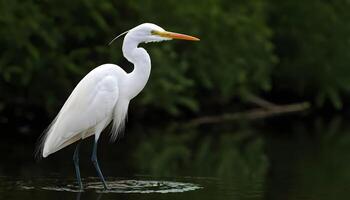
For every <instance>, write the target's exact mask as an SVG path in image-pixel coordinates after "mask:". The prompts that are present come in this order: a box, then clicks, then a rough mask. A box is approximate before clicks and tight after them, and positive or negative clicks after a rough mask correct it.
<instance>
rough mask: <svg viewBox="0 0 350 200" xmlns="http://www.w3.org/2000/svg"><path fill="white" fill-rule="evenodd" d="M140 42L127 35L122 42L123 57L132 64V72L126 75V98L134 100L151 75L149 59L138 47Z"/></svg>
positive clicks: (143, 50)
mask: <svg viewBox="0 0 350 200" xmlns="http://www.w3.org/2000/svg"><path fill="white" fill-rule="evenodd" d="M139 43H140V41H137V40H135V38H134V37H133V35H132V34H127V35H126V36H125V38H124V42H123V47H122V49H123V55H124V57H125V58H126V59H128V61H129V62H131V63H133V64H134V70H133V71H132V72H131V73H129V74H128V75H127V78H126V82H125V84H126V85H127V90H126V91H125V92H126V94H127V96H128V97H129V98H130V100H131V99H132V98H134V97H135V96H136V95H137V94H139V93H140V92H141V90H142V89H143V88H144V87H145V85H146V83H147V81H148V78H149V76H150V73H151V59H150V57H149V55H148V53H147V51H146V50H145V49H144V48H141V47H138V45H139Z"/></svg>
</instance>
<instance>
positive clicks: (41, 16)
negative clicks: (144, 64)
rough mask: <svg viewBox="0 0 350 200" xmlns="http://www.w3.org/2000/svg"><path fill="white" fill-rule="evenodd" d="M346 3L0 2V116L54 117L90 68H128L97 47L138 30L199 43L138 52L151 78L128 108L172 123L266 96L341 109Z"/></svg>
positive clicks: (116, 52) (349, 81) (349, 82)
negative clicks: (32, 113)
mask: <svg viewBox="0 0 350 200" xmlns="http://www.w3.org/2000/svg"><path fill="white" fill-rule="evenodd" d="M349 5H350V4H349V3H348V2H347V1H345V0H342V1H337V2H331V1H325V0H324V1H316V0H312V1H308V2H299V1H292V0H288V1H276V0H270V1H263V0H253V1H242V0H230V1H229V0H208V1H201V2H198V1H188V2H184V3H179V2H178V1H175V0H168V1H162V2H161V3H159V1H154V0H146V1H143V2H142V3H140V1H136V0H130V1H111V0H76V1H67V0H63V1H48V0H43V1H21V0H12V1H6V0H1V1H0V26H1V28H0V38H1V39H0V46H1V47H2V48H1V49H0V91H1V95H0V108H1V109H6V108H8V107H10V106H11V105H16V106H17V108H18V109H20V110H21V109H24V108H25V107H27V106H35V107H38V108H42V109H45V110H46V111H47V112H48V113H51V114H55V113H56V112H57V110H58V108H59V107H60V106H61V105H62V104H63V102H64V100H65V99H66V98H67V97H68V95H69V93H70V92H71V91H72V89H73V88H74V86H75V85H76V84H77V83H78V81H79V80H80V79H81V78H82V77H83V76H84V75H85V74H87V73H88V72H89V71H90V70H91V69H93V68H94V67H96V66H98V65H100V64H103V63H117V64H120V65H121V66H126V68H125V69H126V70H130V67H129V66H130V64H128V63H127V62H126V60H125V59H124V58H123V56H122V54H121V51H120V48H121V40H119V41H118V42H116V43H115V44H114V45H113V46H107V43H108V42H109V41H110V40H111V39H112V38H113V37H114V36H115V35H116V34H118V33H121V32H123V31H125V30H127V29H129V28H132V27H134V26H135V25H138V24H140V23H143V22H153V23H156V24H159V25H161V26H162V27H164V28H166V29H168V30H170V31H176V32H183V33H188V34H191V35H196V36H198V37H200V38H201V41H200V42H198V43H189V42H187V43H185V42H181V41H176V42H175V41H173V42H168V43H163V44H147V45H146V48H147V50H148V51H149V53H150V54H151V58H152V63H153V68H152V75H151V78H150V82H149V84H148V85H147V86H146V88H145V91H144V92H143V93H142V95H141V96H140V97H139V98H137V99H136V101H135V102H136V104H134V107H136V108H138V109H136V110H143V111H144V110H145V109H139V108H147V109H148V110H147V109H146V112H147V111H148V112H150V111H151V110H152V111H153V110H158V111H165V112H166V113H168V114H171V115H179V114H181V111H183V110H187V111H192V112H197V111H199V110H207V109H208V107H217V106H218V105H221V106H224V107H226V106H229V105H230V104H232V103H231V102H232V99H233V98H237V99H244V97H245V95H247V94H248V95H249V94H252V93H253V94H261V93H267V92H269V91H271V89H276V90H284V91H288V92H290V93H291V94H297V96H299V97H300V98H303V99H305V98H306V99H307V98H312V99H315V101H316V102H317V104H318V105H320V106H322V105H323V104H324V102H326V100H330V101H331V102H332V103H333V105H334V106H335V107H337V108H341V107H342V104H343V97H344V95H346V94H347V92H348V91H349V89H350V88H349V86H350V78H349V77H350V76H349V73H350V70H349V69H350V68H348V67H347V63H349V59H350V56H349V55H348V54H349V53H348V52H349V51H348V46H349V42H348V41H349V37H350V36H349V35H350V34H348V33H349V31H350V30H349V26H347V22H348V19H349V14H348V13H349V12H348V8H349ZM311 13H312V14H311ZM274 46H276V47H277V48H276V49H275V50H274ZM278 61H280V62H278ZM277 63H278V65H277V66H276V64H277ZM128 65H129V66H128ZM272 72H274V73H272ZM272 82H274V83H275V85H272ZM143 111H141V112H143Z"/></svg>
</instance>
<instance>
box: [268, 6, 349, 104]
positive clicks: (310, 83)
mask: <svg viewBox="0 0 350 200" xmlns="http://www.w3.org/2000/svg"><path fill="white" fill-rule="evenodd" d="M270 5H271V26H272V28H273V30H274V31H275V43H276V49H277V54H278V57H279V58H280V63H279V65H278V66H277V68H276V70H275V78H274V79H275V80H276V81H275V82H276V83H278V84H276V86H277V87H278V88H279V89H280V90H285V91H290V92H291V93H294V94H296V95H297V96H299V97H301V98H309V99H313V100H314V101H315V102H316V103H317V105H318V106H323V105H324V103H325V102H326V101H327V100H329V101H330V102H331V103H332V104H333V105H334V107H336V108H338V109H340V108H342V104H343V103H342V98H343V96H344V95H346V94H347V93H348V92H349V91H350V67H349V66H348V65H349V63H350V54H349V52H350V51H349V47H350V46H349V44H350V43H349V41H350V26H348V22H349V19H350V14H349V8H350V2H349V1H344V0H341V1H326V0H323V1H318V0H311V1H305V2H302V3H301V2H300V1H294V0H287V1H277V0H272V1H271V4H270Z"/></svg>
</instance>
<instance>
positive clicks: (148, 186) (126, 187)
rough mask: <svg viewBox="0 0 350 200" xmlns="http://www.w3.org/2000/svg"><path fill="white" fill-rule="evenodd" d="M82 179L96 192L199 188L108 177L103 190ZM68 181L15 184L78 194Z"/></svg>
mask: <svg viewBox="0 0 350 200" xmlns="http://www.w3.org/2000/svg"><path fill="white" fill-rule="evenodd" d="M84 181H85V183H86V184H85V186H84V192H88V191H95V192H97V193H135V194H145V193H180V192H188V191H193V190H197V189H200V188H201V187H200V186H199V185H197V184H193V183H183V182H174V181H155V180H120V179H115V180H112V179H111V178H109V180H107V181H106V183H107V184H108V190H104V188H103V185H102V184H101V182H100V181H99V180H96V179H95V178H88V179H85V180H84ZM69 182H70V181H62V180H57V179H36V180H35V181H17V182H16V185H17V187H18V188H19V189H22V190H48V191H58V192H75V193H78V194H80V193H81V190H80V189H79V188H78V187H77V186H75V185H72V184H71V183H69ZM7 184H11V183H7Z"/></svg>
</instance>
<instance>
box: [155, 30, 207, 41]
mask: <svg viewBox="0 0 350 200" xmlns="http://www.w3.org/2000/svg"><path fill="white" fill-rule="evenodd" d="M152 33H153V34H154V35H159V36H161V37H165V38H171V39H178V40H190V41H199V40H200V39H199V38H196V37H193V36H190V35H185V34H181V33H173V32H168V31H153V32H152Z"/></svg>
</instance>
